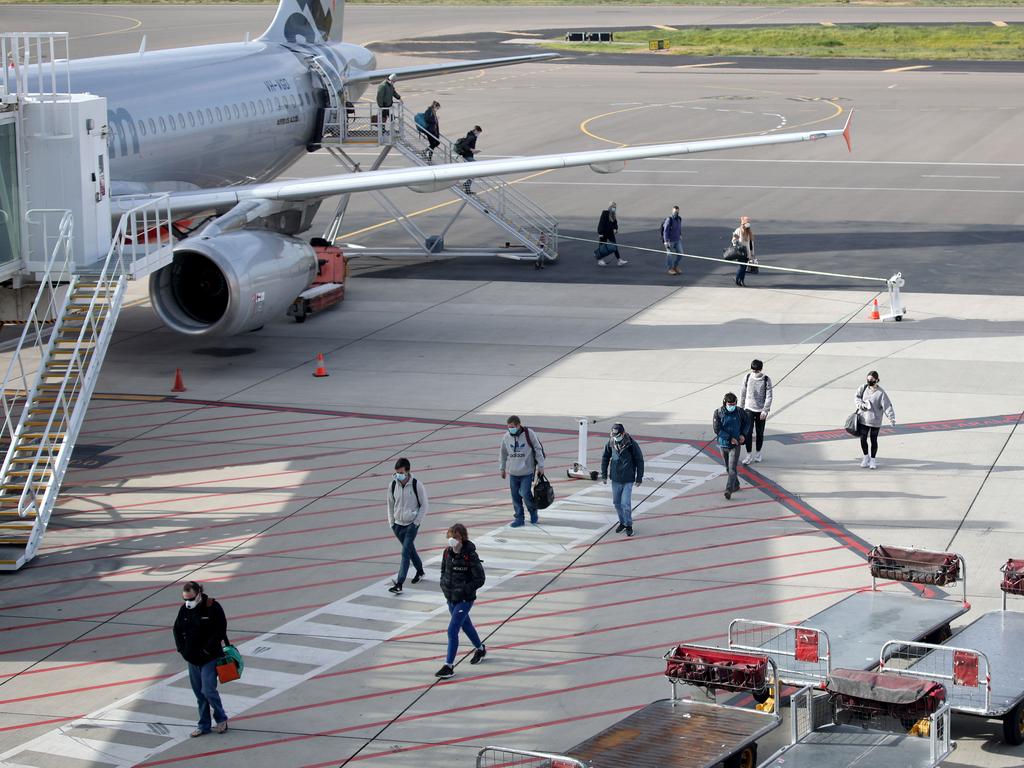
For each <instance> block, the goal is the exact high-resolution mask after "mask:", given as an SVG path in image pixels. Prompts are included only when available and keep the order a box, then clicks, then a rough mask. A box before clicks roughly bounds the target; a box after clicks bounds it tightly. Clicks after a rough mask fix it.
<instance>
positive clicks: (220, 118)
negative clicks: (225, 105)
mask: <svg viewBox="0 0 1024 768" xmlns="http://www.w3.org/2000/svg"><path fill="white" fill-rule="evenodd" d="M213 111H214V112H215V113H216V114H217V122H218V123H223V122H224V115H223V113H222V112H221V111H220V107H214V108H213Z"/></svg>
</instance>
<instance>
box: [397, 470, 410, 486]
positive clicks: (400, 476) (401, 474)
mask: <svg viewBox="0 0 1024 768" xmlns="http://www.w3.org/2000/svg"><path fill="white" fill-rule="evenodd" d="M407 477H408V475H407V474H405V472H395V480H397V481H398V482H400V483H404V482H405V478H407Z"/></svg>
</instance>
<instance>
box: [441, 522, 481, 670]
mask: <svg viewBox="0 0 1024 768" xmlns="http://www.w3.org/2000/svg"><path fill="white" fill-rule="evenodd" d="M486 579H487V577H486V574H485V573H484V566H483V563H482V562H481V561H480V557H479V555H477V553H476V546H475V545H474V544H473V542H472V541H470V540H469V531H467V530H466V526H464V525H463V524H462V523H456V524H455V525H453V526H452V527H451V528H449V529H448V546H447V547H446V548H445V550H444V554H443V555H441V592H442V593H443V594H444V599H445V600H446V601H447V603H448V613H450V614H451V620H450V621H449V622H448V652H447V655H446V656H445V659H444V666H443V667H441V668H440V669H439V670H437V672H435V673H434V677H437V678H440V679H441V680H447V679H448V678H450V677H454V675H455V669H454V665H455V654H457V653H458V652H459V632H460V631H461V632H464V633H465V634H466V637H467V638H468V639H469V642H471V643H472V644H473V648H475V649H476V650H474V651H473V656H472V657H471V658H470V660H469V663H470V664H479V663H480V662H481V661H483V659H484V657H485V656H486V655H487V648H486V647H485V646H484V644H483V641H482V640H481V639H480V635H478V634H477V631H476V627H474V626H473V621H472V619H470V618H469V612H470V610H471V609H472V608H473V603H474V602H475V601H476V593H477V590H478V589H480V587H482V586H483V585H484V582H485V581H486Z"/></svg>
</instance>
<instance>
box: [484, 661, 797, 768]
mask: <svg viewBox="0 0 1024 768" xmlns="http://www.w3.org/2000/svg"><path fill="white" fill-rule="evenodd" d="M664 658H665V662H666V665H665V676H666V677H667V678H668V679H669V682H670V683H671V685H672V697H671V698H669V699H662V700H661V701H655V702H653V703H651V704H648V705H647V706H646V707H644V708H643V709H640V710H638V711H636V712H634V713H633V714H631V715H629V716H628V717H626V718H624V719H622V720H620V721H619V722H617V723H615V724H614V725H611V726H609V727H608V728H605V729H604V730H603V731H601V732H600V733H598V734H597V735H596V736H593V737H591V738H589V739H587V740H586V741H584V742H581V743H580V744H577V745H576V746H575V747H573V748H572V749H570V750H568V752H566V753H565V754H564V755H556V754H548V753H545V752H532V751H526V750H520V749H514V748H508V747H485V748H484V749H482V750H480V752H479V753H478V754H477V759H476V765H477V768H513V767H514V768H589V766H595V768H611V767H612V766H625V765H629V766H657V768H713V766H718V765H724V766H725V768H754V767H755V766H756V765H757V764H758V762H757V741H758V739H760V738H762V737H763V736H764V735H765V734H767V733H769V732H771V731H773V730H775V729H776V728H778V727H779V726H780V725H781V724H782V718H781V715H780V714H779V713H778V711H777V710H778V707H766V708H764V709H763V710H761V709H756V708H754V709H751V708H746V707H739V706H732V705H729V704H725V703H718V702H717V701H716V700H715V695H716V694H717V693H718V692H723V691H724V692H733V693H735V692H746V693H754V692H768V693H770V691H771V688H772V686H773V681H774V688H775V690H774V693H775V701H776V702H777V701H779V693H780V692H779V689H778V685H779V683H778V680H779V675H778V672H777V670H775V668H774V666H775V665H774V662H773V661H772V660H771V659H770V658H768V657H767V656H765V655H763V654H760V655H757V654H748V653H736V652H731V651H727V650H725V649H722V648H710V647H708V646H701V645H677V646H675V647H673V648H671V649H669V651H668V652H667V653H666V654H665V657H664ZM680 685H688V686H692V687H694V688H697V689H700V690H702V691H704V692H705V693H706V694H707V700H703V701H702V700H697V699H693V698H682V697H680V696H679V691H678V686H680Z"/></svg>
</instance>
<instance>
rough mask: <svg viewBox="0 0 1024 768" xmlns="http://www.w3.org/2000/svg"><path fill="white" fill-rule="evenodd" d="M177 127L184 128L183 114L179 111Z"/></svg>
mask: <svg viewBox="0 0 1024 768" xmlns="http://www.w3.org/2000/svg"><path fill="white" fill-rule="evenodd" d="M178 127H179V128H181V130H183V131H184V130H185V116H184V115H183V114H181V112H179V113H178Z"/></svg>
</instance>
